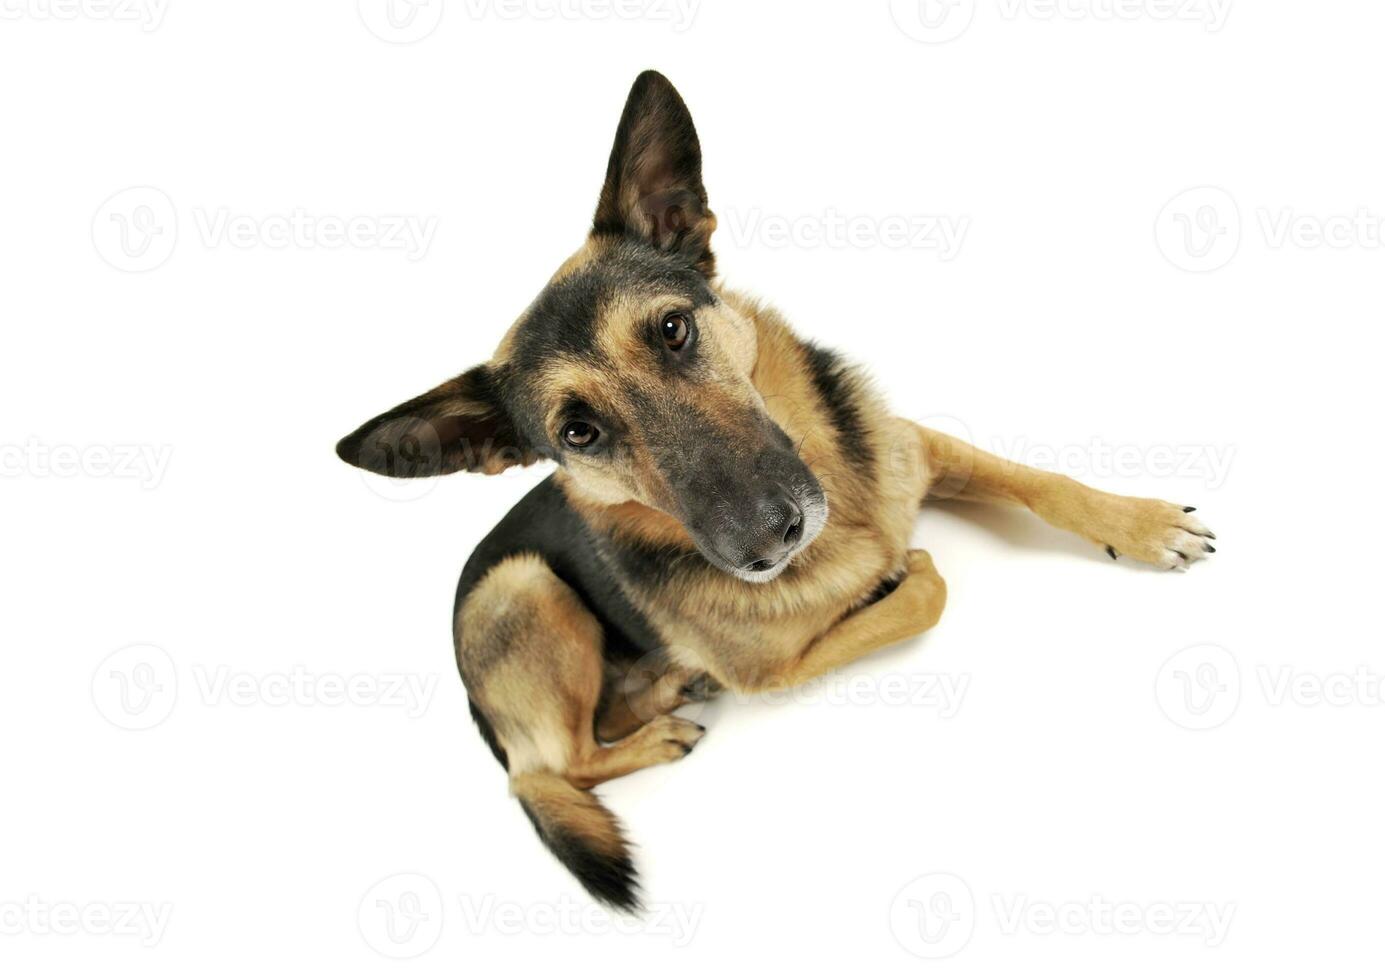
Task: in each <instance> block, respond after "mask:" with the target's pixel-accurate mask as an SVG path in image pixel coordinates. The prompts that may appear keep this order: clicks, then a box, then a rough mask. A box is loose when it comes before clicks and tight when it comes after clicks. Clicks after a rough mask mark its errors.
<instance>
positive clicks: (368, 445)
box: [337, 364, 539, 477]
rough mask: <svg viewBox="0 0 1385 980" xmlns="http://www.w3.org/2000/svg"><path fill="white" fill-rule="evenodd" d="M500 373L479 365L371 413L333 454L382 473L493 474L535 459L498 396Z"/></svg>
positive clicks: (406, 475) (412, 474) (366, 468)
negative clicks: (415, 395)
mask: <svg viewBox="0 0 1385 980" xmlns="http://www.w3.org/2000/svg"><path fill="white" fill-rule="evenodd" d="M499 384H500V371H499V370H498V369H496V368H494V367H492V366H491V365H488V364H482V365H480V366H479V367H474V368H472V369H471V370H470V371H467V372H466V373H465V374H461V375H458V376H457V377H455V378H453V379H452V380H451V381H445V382H443V383H442V384H440V385H438V386H437V387H436V388H434V389H433V390H432V391H429V392H426V393H424V394H422V395H419V396H418V397H417V398H413V399H410V400H409V401H406V402H404V404H402V405H398V406H396V407H394V408H392V409H390V410H389V411H388V412H385V413H384V414H383V415H377V416H376V417H375V418H373V419H371V420H370V421H369V422H367V423H366V424H365V425H363V426H361V427H360V428H359V429H357V430H356V431H355V432H353V433H351V434H350V435H349V436H347V437H346V438H345V439H343V440H342V441H341V442H339V443H337V455H338V456H340V457H341V458H342V459H343V460H344V461H346V462H348V463H350V464H351V465H352V466H359V467H360V468H361V469H363V470H370V471H371V472H372V473H381V474H384V475H385V476H398V477H417V476H438V475H440V474H444V473H456V472H457V471H458V470H469V471H471V472H473V473H499V472H500V471H501V470H505V469H508V468H509V467H511V466H527V465H529V464H530V463H533V462H535V461H537V460H538V459H539V455H538V453H536V452H534V451H533V450H532V449H531V448H530V447H528V446H527V445H525V440H524V439H522V437H521V436H520V434H519V432H518V430H517V429H516V427H515V425H514V422H513V421H512V420H511V418H510V415H509V413H508V412H507V411H506V410H505V407H504V405H503V404H502V402H501V399H500V397H499Z"/></svg>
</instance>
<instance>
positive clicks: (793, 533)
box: [745, 496, 803, 572]
mask: <svg viewBox="0 0 1385 980" xmlns="http://www.w3.org/2000/svg"><path fill="white" fill-rule="evenodd" d="M759 510H760V517H761V519H762V525H761V526H762V527H764V528H765V535H764V539H763V543H761V544H759V546H758V547H756V546H753V545H752V548H751V554H752V555H754V556H755V557H753V558H752V559H751V561H749V562H747V563H746V566H745V567H746V568H747V569H748V570H749V571H752V572H767V571H769V570H770V569H771V568H773V567H774V566H775V565H777V564H779V562H780V561H782V560H783V559H784V557H785V556H786V555H788V554H789V552H791V551H793V549H794V546H795V545H797V544H798V542H799V541H800V540H801V539H802V538H803V509H802V508H801V507H799V506H798V503H797V501H795V500H793V499H792V498H791V497H788V496H783V497H777V498H773V499H770V500H768V501H765V502H764V503H763V504H761V505H760V508H759Z"/></svg>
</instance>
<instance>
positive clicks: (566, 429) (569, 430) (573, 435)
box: [563, 421, 601, 449]
mask: <svg viewBox="0 0 1385 980" xmlns="http://www.w3.org/2000/svg"><path fill="white" fill-rule="evenodd" d="M600 435H601V431H600V430H599V429H597V427H596V426H594V425H592V424H590V423H588V422H576V421H574V422H569V423H567V425H565V426H563V442H565V443H567V444H568V445H569V446H572V447H573V448H575V449H586V448H587V447H588V446H590V445H591V444H592V443H594V442H596V440H597V438H598V437H599V436H600Z"/></svg>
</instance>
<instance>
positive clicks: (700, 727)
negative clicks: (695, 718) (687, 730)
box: [693, 722, 707, 732]
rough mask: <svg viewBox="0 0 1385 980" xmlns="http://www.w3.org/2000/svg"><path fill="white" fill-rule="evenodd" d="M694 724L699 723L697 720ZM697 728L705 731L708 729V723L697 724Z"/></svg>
mask: <svg viewBox="0 0 1385 980" xmlns="http://www.w3.org/2000/svg"><path fill="white" fill-rule="evenodd" d="M693 724H694V725H697V722H693ZM697 730H698V731H699V732H705V731H706V730H707V726H706V725H697Z"/></svg>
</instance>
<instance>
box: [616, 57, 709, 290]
mask: <svg viewBox="0 0 1385 980" xmlns="http://www.w3.org/2000/svg"><path fill="white" fill-rule="evenodd" d="M716 225H717V220H716V216H715V215H713V214H712V212H711V211H710V210H708V208H707V191H706V189H705V188H704V187H703V186H702V148H701V146H700V145H699V144H698V142H697V130H696V129H695V128H693V121H692V115H691V114H690V113H689V112H688V107H687V106H686V105H684V104H683V99H682V98H681V97H680V96H679V95H678V92H677V90H676V89H675V88H674V87H673V85H672V83H670V82H669V80H668V79H667V78H665V77H664V76H663V75H660V74H659V73H658V72H657V71H647V72H644V73H643V74H641V75H640V77H639V78H637V79H635V84H634V87H632V88H631V89H630V97H629V99H627V100H626V103H625V112H624V113H623V114H622V115H621V117H620V126H619V128H617V130H616V141H615V145H614V146H613V147H612V148H611V160H610V163H609V164H608V165H607V167H606V184H605V186H604V187H602V188H601V199H600V201H599V202H598V203H597V206H596V217H595V219H594V220H593V222H592V233H593V234H594V235H611V234H616V235H632V236H634V237H636V238H640V239H642V240H644V241H646V242H648V243H650V244H651V245H653V246H654V247H655V248H658V249H661V250H664V251H672V252H678V253H680V254H683V255H686V256H687V257H688V259H689V260H690V261H691V262H692V263H693V264H695V265H696V266H697V268H698V269H699V270H700V271H701V272H702V274H703V275H705V276H707V277H709V278H710V277H711V276H712V275H713V273H714V271H715V268H716V264H715V260H714V258H713V257H712V250H711V238H712V232H713V231H714V230H715V229H716Z"/></svg>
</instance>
